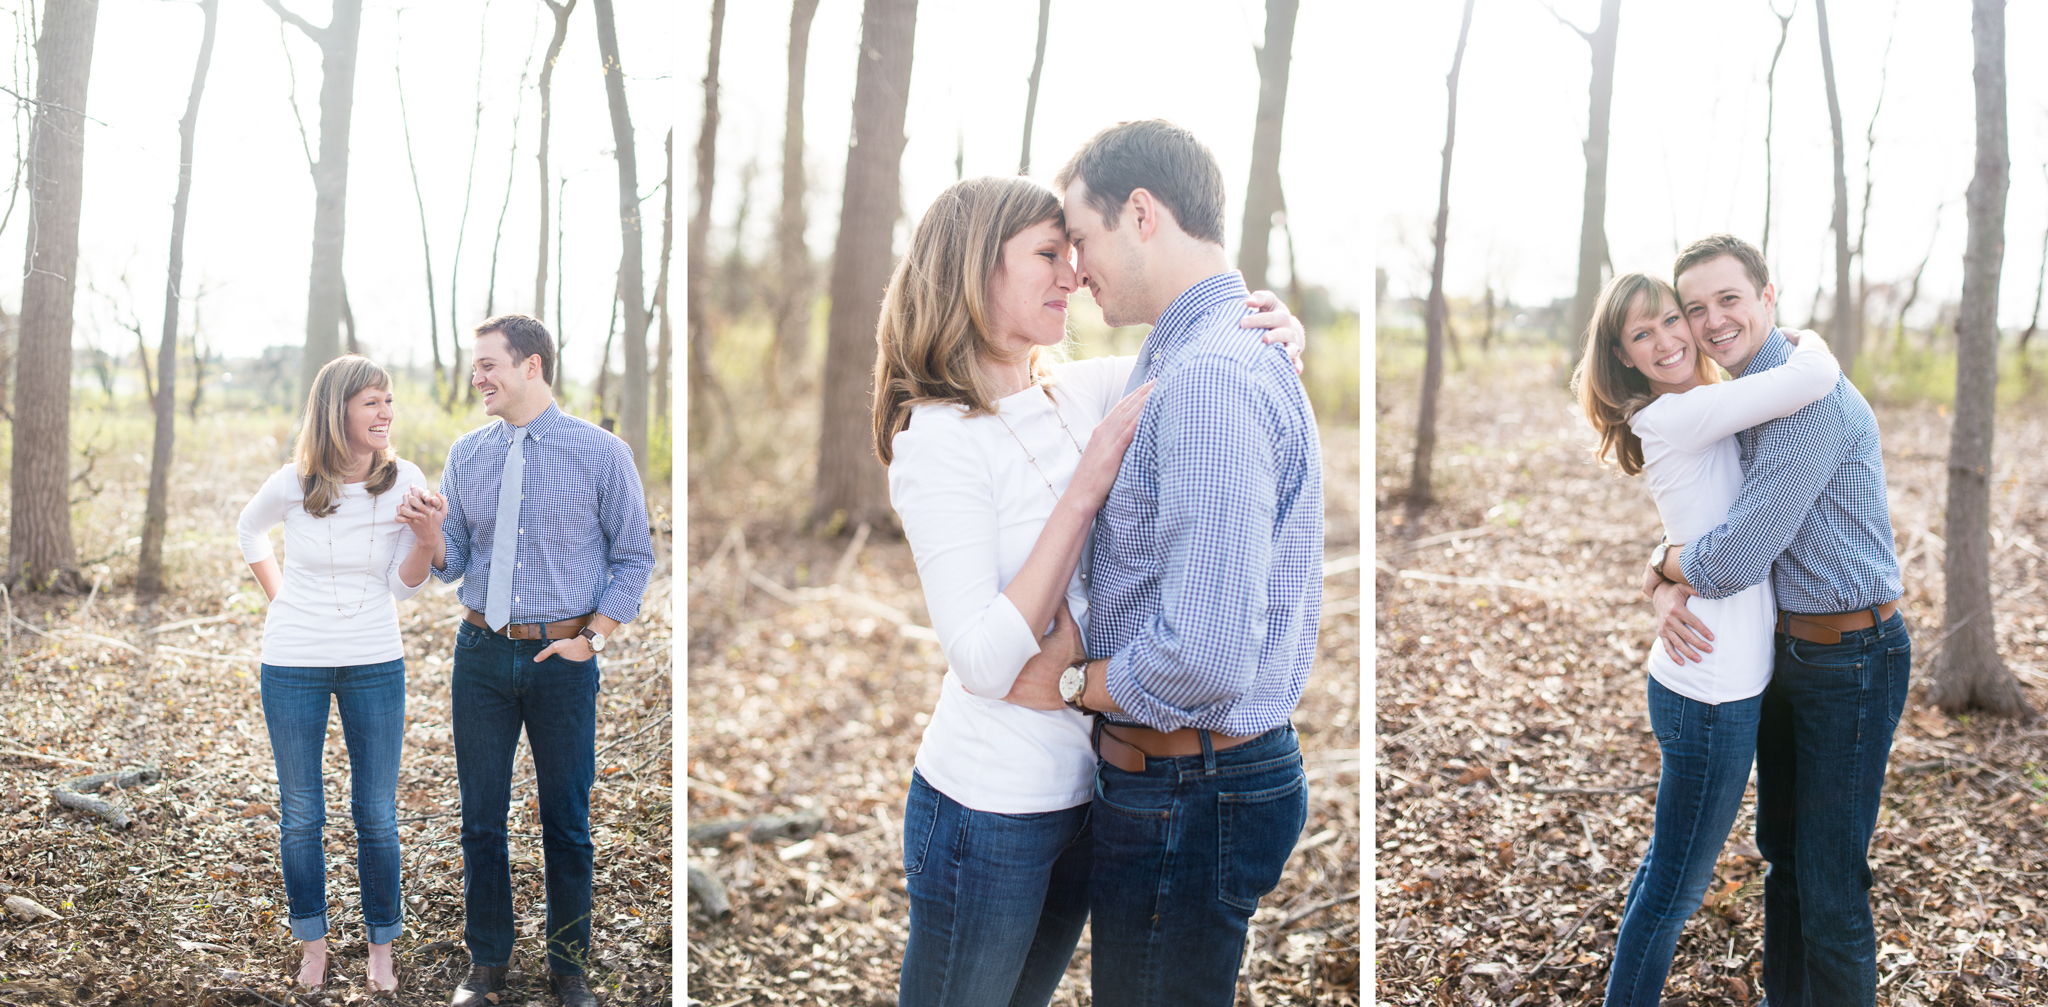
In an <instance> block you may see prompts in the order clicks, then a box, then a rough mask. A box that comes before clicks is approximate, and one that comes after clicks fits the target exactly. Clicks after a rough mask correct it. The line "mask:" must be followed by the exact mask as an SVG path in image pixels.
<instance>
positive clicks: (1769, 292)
mask: <svg viewBox="0 0 2048 1007" xmlns="http://www.w3.org/2000/svg"><path fill="white" fill-rule="evenodd" d="M1757 298H1758V299H1759V300H1761V301H1763V302H1764V315H1765V320H1766V321H1769V322H1771V323H1772V324H1774V325H1775V324H1777V321H1778V285H1777V284H1775V283H1766V284H1764V289H1762V290H1759V291H1757Z"/></svg>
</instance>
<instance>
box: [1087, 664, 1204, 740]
mask: <svg viewBox="0 0 2048 1007" xmlns="http://www.w3.org/2000/svg"><path fill="white" fill-rule="evenodd" d="M1102 676H1103V677H1102V687H1103V688H1104V689H1107V690H1109V698H1111V699H1114V700H1116V705H1117V707H1118V708H1119V709H1121V710H1122V711H1123V712H1122V713H1115V714H1111V715H1110V716H1112V717H1114V718H1116V719H1118V720H1128V721H1135V722H1136V723H1139V724H1143V725H1145V726H1146V727H1149V728H1152V729H1153V730H1155V731H1178V730H1180V729H1181V728H1183V727H1187V726H1188V722H1187V721H1186V720H1184V719H1181V717H1180V716H1179V714H1180V711H1178V710H1175V709H1173V708H1172V707H1170V706H1166V705H1164V704H1162V703H1159V702H1157V701H1155V700H1154V699H1153V698H1152V697H1151V696H1149V695H1146V693H1145V690H1144V689H1143V688H1141V687H1140V686H1139V685H1138V677H1137V675H1136V673H1135V672H1133V671H1132V669H1131V656H1130V652H1129V651H1122V652H1119V653H1118V654H1116V655H1115V656H1113V657H1111V658H1110V659H1109V664H1108V665H1106V666H1105V667H1104V669H1103V673H1102Z"/></svg>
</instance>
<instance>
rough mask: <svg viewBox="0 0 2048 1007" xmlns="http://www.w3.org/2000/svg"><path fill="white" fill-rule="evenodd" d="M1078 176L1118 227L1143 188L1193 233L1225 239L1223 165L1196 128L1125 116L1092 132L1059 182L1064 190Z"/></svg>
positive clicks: (1109, 223) (1105, 218)
mask: <svg viewBox="0 0 2048 1007" xmlns="http://www.w3.org/2000/svg"><path fill="white" fill-rule="evenodd" d="M1076 178H1079V179H1081V180H1082V181H1084V182H1086V183H1087V184H1088V205H1089V206H1092V207H1094V208H1095V209H1096V212H1098V213H1100V214H1101V215H1102V223H1103V226H1105V227H1108V228H1109V229H1110V230H1112V231H1113V230H1116V225H1117V218H1119V217H1121V216H1122V215H1123V209H1124V201H1125V200H1128V199H1130V198H1131V190H1133V189H1143V190H1145V191H1146V192H1149V193H1151V194H1152V195H1153V197H1154V198H1155V199H1158V200H1159V202H1161V203H1163V204H1165V206H1166V208H1167V209H1168V210H1171V211H1173V219H1174V220H1176V221H1178V222H1179V223H1180V229H1181V230H1183V231H1186V232H1187V233H1188V235H1189V236H1190V237H1194V238H1199V239H1201V240H1202V241H1207V242H1212V243H1214V244H1218V245H1221V244H1223V169H1221V168H1219V167H1217V166H1216V155H1214V154H1211V153H1210V152H1209V148H1208V147H1205V146H1203V145H1202V141H1200V140H1197V139H1195V134H1193V133H1190V132H1188V131H1187V130H1185V129H1182V128H1181V127H1179V126H1176V125H1174V124H1173V123H1170V122H1167V121H1166V120H1164V119H1140V120H1137V121H1135V122H1120V123H1117V124H1116V125H1114V126H1111V127H1109V128H1108V129H1105V130H1103V131H1102V132H1100V133H1097V134H1095V135H1094V136H1092V137H1089V138H1088V142H1087V143H1084V144H1082V145H1081V149H1080V150H1078V151H1075V152H1074V157H1073V159H1072V160H1070V161H1068V162H1067V166H1066V167H1064V168H1061V169H1060V173H1059V175H1058V176H1057V177H1056V178H1055V179H1054V180H1053V188H1055V189H1062V190H1064V189H1066V188H1067V187H1068V186H1069V185H1072V184H1073V181H1074V179H1076ZM1069 212H1072V210H1071V208H1070V209H1069Z"/></svg>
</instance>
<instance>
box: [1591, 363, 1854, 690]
mask: <svg viewBox="0 0 2048 1007" xmlns="http://www.w3.org/2000/svg"><path fill="white" fill-rule="evenodd" d="M1839 380H1842V369H1841V365H1840V364H1838V363H1836V361H1835V358H1834V356H1833V354H1831V353H1829V352H1828V351H1827V349H1826V346H1825V344H1823V343H1821V342H1820V341H1819V340H1817V339H1806V340H1802V341H1801V342H1800V344H1799V346H1798V348H1796V349H1795V350H1794V351H1793V353H1792V358H1791V359H1790V360H1789V361H1788V362H1786V364H1785V366H1783V367H1775V368H1772V369H1770V370H1768V371H1764V372H1762V373H1759V374H1751V375H1748V376H1746V377H1741V378H1736V379H1735V380H1733V381H1724V382H1721V383H1719V384H1712V385H1700V386H1699V387H1697V388H1694V389H1692V390H1691V391H1687V392H1683V393H1680V394H1675V395H1661V396H1658V397H1657V400H1656V401H1654V402H1652V403H1650V404H1649V405H1647V406H1644V407H1643V408H1642V409H1641V410H1640V411H1638V412H1637V413H1636V414H1635V416H1634V417H1633V418H1631V419H1630V420H1629V427H1630V428H1631V429H1633V430H1634V431H1635V432H1636V436H1637V437H1640V438H1642V439H1643V479H1644V481H1645V482H1647V483H1648V484H1649V487H1650V493H1651V495H1652V496H1653V497H1655V499H1656V501H1657V514H1658V516H1659V517H1661V518H1663V520H1664V535H1665V537H1666V539H1667V540H1668V541H1671V542H1679V543H1684V542H1690V541H1692V540H1693V539H1695V538H1697V537H1699V536H1701V535H1704V534H1706V533H1707V532H1710V531H1712V530H1714V528H1715V527H1716V526H1717V525H1719V524H1720V523H1721V522H1722V521H1724V520H1726V519H1727V516H1728V507H1729V506H1730V505H1731V504H1733V503H1734V502H1735V497H1736V494H1737V493H1739V492H1740V491H1741V490H1742V459H1741V452H1740V449H1739V448H1738V447H1737V446H1736V443H1735V432H1736V431H1738V430H1746V429H1748V428H1750V427H1753V426H1756V425H1757V424H1759V423H1762V422H1764V421H1766V420H1772V419H1777V418H1778V417H1781V416H1790V415H1791V414H1793V413H1795V412H1798V411H1799V410H1800V409H1802V408H1804V407H1805V406H1807V405H1808V404H1810V403H1812V402H1815V401H1818V400H1819V399H1820V398H1821V397H1823V396H1825V395H1827V394H1828V392H1830V391H1832V390H1834V387H1835V382H1836V381H1839ZM1686 607H1687V608H1689V609H1691V610H1692V612H1693V614H1694V615H1697V616H1699V618H1700V621H1702V622H1704V623H1706V624H1707V628H1708V629H1711V630H1713V632H1714V639H1713V641H1712V643H1713V647H1714V650H1713V652H1712V653H1702V654H1701V655H1700V657H1701V658H1702V660H1699V661H1690V660H1688V661H1687V662H1686V663H1685V664H1683V665H1681V664H1678V663H1677V662H1675V661H1673V660H1672V659H1671V655H1670V654H1668V653H1666V652H1665V649H1664V641H1663V640H1662V638H1659V639H1658V640H1657V642H1656V643H1655V644H1654V645H1652V646H1651V648H1650V662H1649V664H1650V674H1651V675H1653V676H1655V677H1656V679H1657V681H1658V682H1661V683H1663V685H1664V687H1665V688H1667V689H1670V690H1671V691H1672V692H1675V693H1678V694H1679V695H1681V696H1685V697H1687V698H1688V699H1695V700H1698V701H1700V702H1702V703H1712V704H1720V703H1728V702H1733V701H1735V700H1738V699H1748V698H1749V697H1751V696H1754V695H1756V694H1758V693H1760V692H1762V691H1764V686H1766V685H1769V684H1770V681H1771V644H1772V633H1773V632H1775V624H1776V621H1777V601H1776V598H1775V597H1774V596H1773V595H1772V593H1771V584H1770V581H1768V580H1766V581H1764V582H1763V583H1761V584H1758V585H1756V586H1754V587H1750V588H1747V589H1745V590H1743V591H1741V592H1738V593H1736V594H1733V595H1730V596H1728V597H1726V598H1719V599H1709V598H1691V599H1688V600H1687V602H1686Z"/></svg>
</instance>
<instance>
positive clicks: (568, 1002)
mask: <svg viewBox="0 0 2048 1007" xmlns="http://www.w3.org/2000/svg"><path fill="white" fill-rule="evenodd" d="M548 989H550V990H553V991H554V994H555V995H556V996H558V997H561V998H562V1007H597V996H596V995H595V994H593V993H591V992H590V983H589V981H588V980H586V979H584V978H583V977H582V976H562V975H556V974H554V973H552V972H550V973H548Z"/></svg>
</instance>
